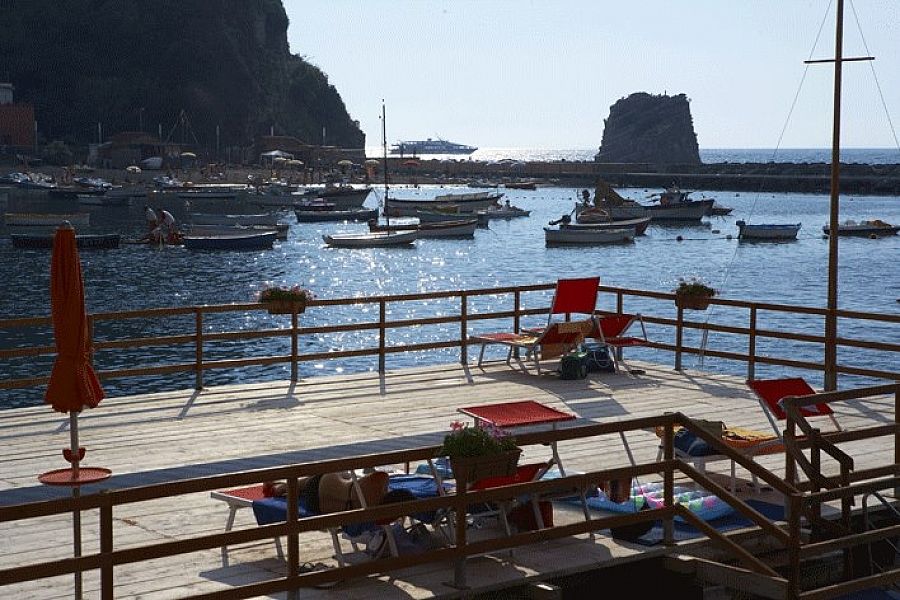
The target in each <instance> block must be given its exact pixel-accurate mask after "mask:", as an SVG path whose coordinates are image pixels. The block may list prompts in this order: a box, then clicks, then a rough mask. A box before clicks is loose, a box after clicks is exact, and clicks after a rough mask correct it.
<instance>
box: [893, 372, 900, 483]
mask: <svg viewBox="0 0 900 600" xmlns="http://www.w3.org/2000/svg"><path fill="white" fill-rule="evenodd" d="M894 425H895V426H896V429H895V430H894V465H900V389H898V390H897V391H896V392H894ZM897 474H898V473H897V471H896V469H895V470H894V475H897ZM898 495H900V487H895V488H894V496H898Z"/></svg>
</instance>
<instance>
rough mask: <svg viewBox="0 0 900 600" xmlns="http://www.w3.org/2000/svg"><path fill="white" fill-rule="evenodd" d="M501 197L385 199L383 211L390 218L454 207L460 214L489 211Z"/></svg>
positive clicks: (468, 195)
mask: <svg viewBox="0 0 900 600" xmlns="http://www.w3.org/2000/svg"><path fill="white" fill-rule="evenodd" d="M502 197H503V194H502V193H497V192H470V193H457V194H441V195H439V196H435V197H434V198H430V199H427V200H420V199H407V198H387V199H385V202H384V211H385V213H386V214H388V215H390V216H392V217H411V216H415V214H416V211H420V210H421V211H439V210H441V209H447V208H449V207H452V206H455V207H456V209H457V211H458V212H460V213H474V212H478V211H482V210H487V209H489V208H490V207H491V206H493V205H495V204H496V203H497V201H498V200H500V198H502Z"/></svg>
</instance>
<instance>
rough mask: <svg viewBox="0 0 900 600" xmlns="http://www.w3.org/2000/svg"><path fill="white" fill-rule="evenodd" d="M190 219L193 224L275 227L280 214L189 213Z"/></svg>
mask: <svg viewBox="0 0 900 600" xmlns="http://www.w3.org/2000/svg"><path fill="white" fill-rule="evenodd" d="M188 221H190V223H191V224H192V225H238V226H242V227H249V226H251V225H264V226H266V227H275V226H277V225H278V215H274V214H271V213H258V214H247V215H241V214H221V215H220V214H216V213H188Z"/></svg>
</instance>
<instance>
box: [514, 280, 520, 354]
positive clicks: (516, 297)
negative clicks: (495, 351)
mask: <svg viewBox="0 0 900 600" xmlns="http://www.w3.org/2000/svg"><path fill="white" fill-rule="evenodd" d="M521 310H522V291H521V290H516V291H515V292H513V313H514V314H513V331H514V332H516V333H519V332H520V331H521V330H522V315H521V314H520V312H521ZM513 356H514V357H515V358H516V360H518V359H519V349H518V348H513Z"/></svg>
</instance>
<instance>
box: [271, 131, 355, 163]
mask: <svg viewBox="0 0 900 600" xmlns="http://www.w3.org/2000/svg"><path fill="white" fill-rule="evenodd" d="M275 150H280V151H282V152H286V153H289V154H291V155H292V156H293V157H294V159H295V160H300V161H302V162H303V164H304V165H305V166H306V167H307V168H310V169H331V168H334V167H336V166H337V164H338V162H339V161H341V160H345V159H346V160H351V161H353V162H354V163H357V164H362V163H363V162H364V161H365V160H366V152H365V150H364V149H362V148H358V149H357V148H353V149H348V148H338V147H337V146H316V145H313V144H307V143H306V142H304V141H302V140H299V139H297V138H295V137H293V136H289V135H264V136H260V137H258V138H257V140H256V148H255V150H254V156H256V157H259V156H261V155H263V154H265V153H267V152H273V151H275Z"/></svg>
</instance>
